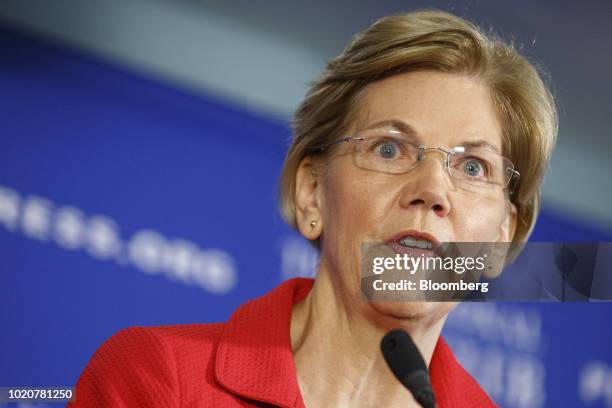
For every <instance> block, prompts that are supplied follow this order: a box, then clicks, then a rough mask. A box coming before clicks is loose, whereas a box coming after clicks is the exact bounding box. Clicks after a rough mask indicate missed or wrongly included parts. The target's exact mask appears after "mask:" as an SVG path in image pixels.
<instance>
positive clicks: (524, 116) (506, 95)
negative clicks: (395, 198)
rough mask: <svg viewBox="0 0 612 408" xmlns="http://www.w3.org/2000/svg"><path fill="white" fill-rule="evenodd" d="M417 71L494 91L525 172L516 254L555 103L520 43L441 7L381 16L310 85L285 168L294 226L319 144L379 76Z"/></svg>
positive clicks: (528, 226) (506, 143) (517, 198)
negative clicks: (308, 160) (301, 180)
mask: <svg viewBox="0 0 612 408" xmlns="http://www.w3.org/2000/svg"><path fill="white" fill-rule="evenodd" d="M416 70H435V71H440V72H447V73H457V74H466V75H470V76H474V77H477V78H480V79H481V80H482V81H484V83H485V84H486V85H487V86H488V87H489V88H490V89H491V91H492V92H491V94H492V97H493V98H492V99H493V103H494V105H495V107H496V108H497V111H498V113H499V115H500V118H501V122H502V128H503V137H502V140H503V142H502V144H503V146H502V147H503V154H504V155H505V156H506V157H508V158H509V159H510V160H512V162H513V163H514V165H515V168H516V170H518V171H519V172H520V178H519V180H518V182H517V183H516V185H515V186H514V189H513V194H512V195H511V196H510V200H511V202H513V203H514V204H515V205H516V208H517V227H516V231H515V234H514V237H513V239H512V244H511V246H510V250H509V253H508V259H513V258H514V257H515V256H516V255H517V254H518V253H520V251H521V249H522V247H523V245H524V242H525V241H527V239H528V238H529V235H530V234H531V231H532V229H533V226H534V225H535V221H536V219H537V215H538V213H539V211H540V201H541V199H540V185H541V183H542V179H543V177H544V173H545V171H546V169H547V167H548V162H549V160H550V155H551V152H552V149H553V146H554V143H555V139H556V134H557V113H556V109H555V105H554V101H553V98H552V95H551V92H550V91H549V89H548V87H547V86H546V84H545V83H544V81H543V80H542V77H541V76H540V74H539V73H538V70H537V69H536V68H535V67H534V66H533V65H532V64H531V63H530V62H529V61H527V59H526V58H524V57H523V56H521V55H520V54H519V53H518V51H517V50H516V49H515V48H514V46H512V45H510V44H507V43H505V42H503V41H501V40H499V39H497V38H495V37H494V36H493V35H489V36H487V35H485V34H484V33H483V32H482V31H481V30H480V29H479V28H478V27H476V26H475V25H474V24H472V23H470V22H468V21H466V20H464V19H462V18H460V17H457V16H454V15H451V14H448V13H445V12H441V11H430V10H426V11H417V12H412V13H407V14H402V15H396V16H389V17H385V18H382V19H380V20H378V21H376V22H375V23H374V24H373V25H372V26H370V27H369V28H368V29H366V30H365V31H363V32H361V33H359V34H357V35H356V36H355V37H353V39H352V41H351V42H350V43H349V45H348V46H347V47H346V48H345V49H344V51H343V52H342V53H341V54H340V55H339V56H337V57H336V58H334V59H332V60H331V61H329V62H328V64H327V67H326V69H325V70H324V71H323V73H322V74H321V76H320V77H319V78H318V79H317V80H315V81H314V82H313V83H312V84H311V86H310V89H309V91H308V93H307V94H306V97H305V99H304V100H303V101H302V103H301V104H300V106H299V107H298V109H297V111H296V113H295V115H294V119H293V123H292V126H293V140H292V143H291V146H290V148H289V151H288V152H287V156H286V158H285V163H284V166H283V170H282V174H281V179H280V191H279V193H280V203H279V204H280V209H281V213H282V215H283V218H284V219H285V220H286V221H287V222H288V223H289V224H290V225H291V226H293V227H296V214H295V202H294V198H295V182H296V180H295V179H296V174H297V170H298V167H299V165H300V162H301V161H302V159H304V158H305V157H306V156H308V155H309V154H310V153H311V152H312V149H313V148H316V147H317V146H322V145H325V144H327V143H329V142H330V141H331V140H333V138H334V137H337V135H339V134H341V133H342V132H344V131H346V129H347V128H348V126H349V125H350V124H351V122H352V121H353V120H354V119H355V115H356V111H357V109H356V108H357V105H358V100H359V96H360V95H361V93H362V92H361V91H362V90H363V89H365V87H366V86H367V85H368V84H370V83H372V82H374V81H377V80H380V79H383V78H386V77H389V76H391V75H394V74H399V73H405V72H410V71H416ZM318 244H319V243H318V241H317V242H315V245H317V246H318Z"/></svg>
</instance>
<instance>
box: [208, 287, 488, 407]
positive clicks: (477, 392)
mask: <svg viewBox="0 0 612 408" xmlns="http://www.w3.org/2000/svg"><path fill="white" fill-rule="evenodd" d="M313 283H314V280H313V279H303V278H295V279H291V280H288V281H286V282H284V283H283V284H281V285H279V286H277V287H276V288H275V289H273V290H272V291H271V292H270V293H268V294H267V295H265V296H262V297H259V298H257V299H255V300H252V301H250V302H248V303H245V304H244V305H242V306H240V307H239V308H238V310H236V312H235V313H234V314H233V315H232V317H231V318H230V320H229V321H228V323H227V324H226V325H225V329H224V331H223V334H222V336H221V339H220V341H219V346H218V348H217V357H216V361H215V377H216V380H217V382H218V383H219V384H220V385H222V386H223V387H224V388H225V389H227V390H228V391H230V392H233V393H235V394H237V395H240V396H242V397H245V398H249V399H253V400H258V401H264V402H267V403H271V404H276V405H278V406H281V407H296V406H303V402H302V401H301V397H300V391H299V388H298V382H297V376H296V370H295V364H294V361H293V353H292V350H291V336H290V327H291V311H292V306H293V305H294V304H296V303H298V302H299V301H301V300H302V299H304V297H306V295H307V294H308V292H309V291H310V289H311V288H312V285H313ZM429 373H430V378H431V382H432V385H433V388H434V392H435V394H436V399H437V403H438V406H440V407H489V406H494V404H493V403H492V402H491V401H490V399H489V398H488V396H487V395H486V393H484V392H483V391H482V389H481V388H480V386H479V385H478V384H477V383H476V382H475V381H474V380H473V379H472V378H471V376H470V375H469V374H467V372H465V370H464V369H463V367H461V365H460V364H459V363H458V362H457V361H456V359H455V356H454V355H453V352H452V351H451V350H450V348H449V347H448V345H447V344H446V342H445V341H444V339H443V338H442V337H440V338H439V339H438V342H437V344H436V348H435V350H434V353H433V356H432V360H431V363H430V365H429ZM298 400H299V401H300V404H297V402H298ZM296 404H297V405H296Z"/></svg>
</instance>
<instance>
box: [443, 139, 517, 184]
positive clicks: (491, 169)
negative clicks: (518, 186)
mask: <svg viewBox="0 0 612 408" xmlns="http://www.w3.org/2000/svg"><path fill="white" fill-rule="evenodd" d="M513 168H514V166H513V165H512V162H510V160H508V159H506V158H505V157H503V156H500V155H499V154H497V153H494V152H492V151H490V150H488V149H484V148H482V149H465V150H464V151H460V152H454V153H453V154H451V156H450V161H449V171H450V173H451V176H452V177H453V178H454V179H456V180H458V181H460V182H463V183H466V184H469V185H472V186H476V187H482V188H489V187H492V186H502V187H506V186H507V185H508V182H509V181H510V178H511V176H512V171H511V170H512V169H513Z"/></svg>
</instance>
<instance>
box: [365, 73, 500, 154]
mask: <svg viewBox="0 0 612 408" xmlns="http://www.w3.org/2000/svg"><path fill="white" fill-rule="evenodd" d="M389 120H396V121H401V122H405V123H406V124H408V125H409V126H410V127H411V128H412V129H414V131H415V133H416V137H417V138H418V139H419V140H420V141H421V142H422V143H423V144H426V145H430V146H446V147H450V146H456V145H459V144H461V143H463V142H469V141H475V140H484V141H486V142H488V143H490V144H492V145H493V146H496V147H497V148H498V149H499V150H501V148H502V145H501V142H502V138H501V134H502V131H501V125H500V121H499V118H498V114H497V111H496V110H495V107H494V105H493V103H492V100H491V97H490V94H489V88H488V87H487V86H485V85H484V84H482V83H481V82H480V81H478V80H477V79H474V78H471V77H468V76H464V75H456V74H447V73H442V72H435V71H417V72H409V73H405V74H399V75H395V76H392V77H389V78H386V79H383V80H381V81H377V82H374V83H372V84H369V85H368V86H367V88H366V89H365V90H364V94H363V96H362V98H361V99H360V101H359V107H358V115H357V120H356V121H355V127H356V129H355V130H359V129H364V128H366V127H371V126H372V125H373V124H375V123H378V122H383V121H389Z"/></svg>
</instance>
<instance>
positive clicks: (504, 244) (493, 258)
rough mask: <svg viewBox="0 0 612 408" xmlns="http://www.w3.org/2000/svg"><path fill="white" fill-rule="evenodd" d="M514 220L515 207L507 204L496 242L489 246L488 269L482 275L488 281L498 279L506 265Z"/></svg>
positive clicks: (513, 229)
mask: <svg viewBox="0 0 612 408" xmlns="http://www.w3.org/2000/svg"><path fill="white" fill-rule="evenodd" d="M516 218H517V211H516V205H514V203H512V202H509V203H508V209H507V211H506V218H505V219H504V220H503V222H502V225H501V226H500V229H499V234H498V236H497V241H496V242H495V243H491V244H489V245H490V246H491V248H490V252H491V253H490V257H489V263H488V269H487V270H486V271H485V273H484V275H485V276H486V277H487V278H489V279H491V278H496V277H498V276H499V275H500V274H501V273H502V271H503V268H504V266H505V263H506V255H507V253H508V250H509V249H510V243H511V242H512V239H513V238H514V233H515V232H516Z"/></svg>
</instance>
